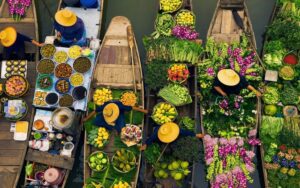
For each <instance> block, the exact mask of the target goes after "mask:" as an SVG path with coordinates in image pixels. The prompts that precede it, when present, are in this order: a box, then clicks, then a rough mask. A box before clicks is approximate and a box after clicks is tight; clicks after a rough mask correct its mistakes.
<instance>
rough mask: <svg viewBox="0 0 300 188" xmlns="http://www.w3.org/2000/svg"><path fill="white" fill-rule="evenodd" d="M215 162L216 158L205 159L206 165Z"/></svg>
mask: <svg viewBox="0 0 300 188" xmlns="http://www.w3.org/2000/svg"><path fill="white" fill-rule="evenodd" d="M213 161H214V158H212V157H211V158H208V159H205V162H206V165H210V164H211V163H212V162H213Z"/></svg>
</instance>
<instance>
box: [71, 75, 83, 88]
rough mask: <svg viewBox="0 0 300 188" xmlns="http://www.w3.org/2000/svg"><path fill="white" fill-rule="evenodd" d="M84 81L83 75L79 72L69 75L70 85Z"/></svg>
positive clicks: (77, 84)
mask: <svg viewBox="0 0 300 188" xmlns="http://www.w3.org/2000/svg"><path fill="white" fill-rule="evenodd" d="M83 81H84V76H83V75H82V74H80V73H74V74H72V75H71V77H70V83H71V85H72V86H74V87H76V86H81V85H82V84H83Z"/></svg>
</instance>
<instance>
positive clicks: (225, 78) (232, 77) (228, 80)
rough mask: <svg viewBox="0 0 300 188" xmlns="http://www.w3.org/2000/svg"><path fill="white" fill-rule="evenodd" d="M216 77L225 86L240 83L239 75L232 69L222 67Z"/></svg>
mask: <svg viewBox="0 0 300 188" xmlns="http://www.w3.org/2000/svg"><path fill="white" fill-rule="evenodd" d="M218 79H219V80H220V82H221V83H222V84H224V85H227V86H235V85H237V84H238V83H240V80H241V79H240V76H239V75H238V73H236V72H235V71H234V70H232V69H222V70H220V71H219V72H218Z"/></svg>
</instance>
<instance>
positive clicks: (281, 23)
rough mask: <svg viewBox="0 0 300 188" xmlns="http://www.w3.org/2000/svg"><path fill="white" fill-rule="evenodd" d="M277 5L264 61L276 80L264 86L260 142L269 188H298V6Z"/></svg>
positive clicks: (292, 1) (294, 1)
mask: <svg viewBox="0 0 300 188" xmlns="http://www.w3.org/2000/svg"><path fill="white" fill-rule="evenodd" d="M278 5H279V7H277V8H278V12H277V14H276V17H275V19H274V20H273V23H272V24H271V25H270V26H269V27H268V29H267V33H266V35H267V42H266V43H265V45H264V57H263V62H264V64H265V65H266V67H267V69H268V70H272V71H276V72H277V73H278V77H276V78H277V80H276V79H274V80H272V81H269V80H266V81H268V82H266V85H265V86H264V94H263V102H264V104H265V105H264V109H263V112H264V115H263V118H262V124H261V127H260V139H261V140H262V144H263V147H262V149H263V150H264V155H263V165H264V167H265V168H266V170H267V178H268V180H267V181H268V184H269V187H272V188H273V187H274V188H275V187H299V186H300V153H299V148H300V144H299V143H300V142H299V140H300V130H299V117H297V114H298V113H299V110H300V81H299V80H300V63H299V59H300V53H299V52H300V43H299V36H300V25H299V23H300V14H299V13H300V2H299V1H298V0H280V1H279V4H278ZM297 108H298V109H297Z"/></svg>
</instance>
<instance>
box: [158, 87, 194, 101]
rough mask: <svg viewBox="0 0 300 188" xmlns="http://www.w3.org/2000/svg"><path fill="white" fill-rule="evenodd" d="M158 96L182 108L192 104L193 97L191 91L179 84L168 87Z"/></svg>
mask: <svg viewBox="0 0 300 188" xmlns="http://www.w3.org/2000/svg"><path fill="white" fill-rule="evenodd" d="M158 96H160V97H162V98H163V99H164V100H166V101H167V102H169V103H171V104H173V105H174V106H182V105H186V104H189V103H192V97H191V95H190V94H189V90H188V89H187V88H186V87H184V86H181V85H179V84H169V85H167V86H166V87H164V88H163V89H161V90H160V91H159V93H158Z"/></svg>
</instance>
